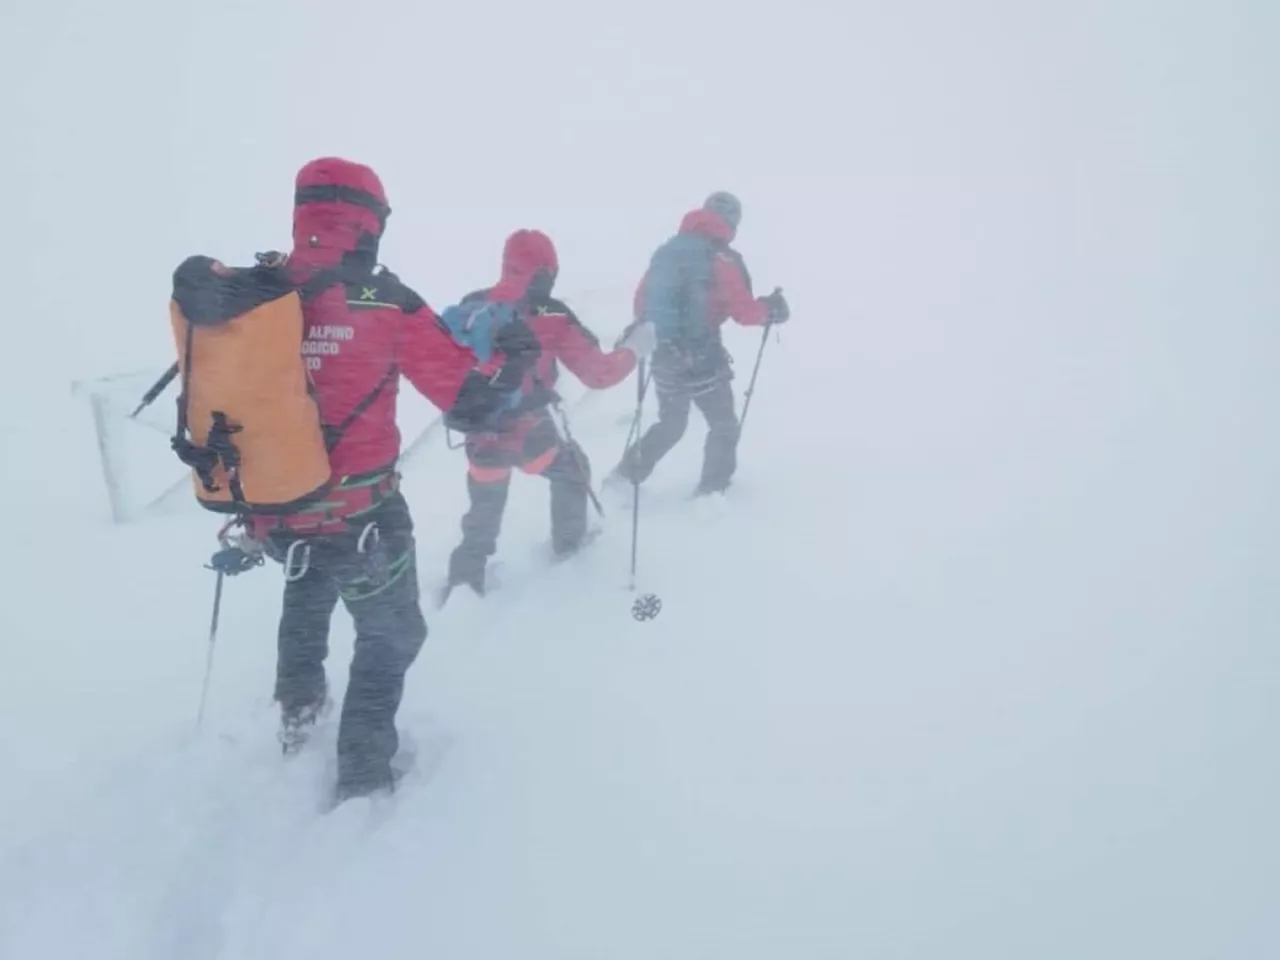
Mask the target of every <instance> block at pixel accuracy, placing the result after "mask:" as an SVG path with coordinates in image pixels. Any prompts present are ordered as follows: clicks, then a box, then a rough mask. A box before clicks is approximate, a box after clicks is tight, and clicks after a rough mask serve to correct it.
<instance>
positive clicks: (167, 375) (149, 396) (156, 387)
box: [129, 361, 178, 420]
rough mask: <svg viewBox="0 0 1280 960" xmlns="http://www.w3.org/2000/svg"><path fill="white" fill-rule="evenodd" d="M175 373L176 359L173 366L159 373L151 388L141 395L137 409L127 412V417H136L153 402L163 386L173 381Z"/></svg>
mask: <svg viewBox="0 0 1280 960" xmlns="http://www.w3.org/2000/svg"><path fill="white" fill-rule="evenodd" d="M177 375H178V364H177V361H174V364H173V366H171V367H170V368H169V369H168V370H166V371H165V372H164V373H163V374H162V375H161V377H160V379H159V380H157V381H156V382H155V383H153V384H152V385H151V389H149V390H148V391H147V392H146V393H144V394H143V395H142V402H141V403H139V404H138V406H137V409H135V410H134V411H133V413H131V414H129V419H130V420H132V419H134V418H136V417H137V416H138V414H140V413H141V412H142V411H143V410H145V409H146V408H147V407H149V406H151V404H153V403H155V402H156V397H158V396H160V394H162V393H164V388H165V387H167V386H169V384H171V383H173V378H174V377H176V376H177Z"/></svg>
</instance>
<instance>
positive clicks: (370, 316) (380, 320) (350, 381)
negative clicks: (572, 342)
mask: <svg viewBox="0 0 1280 960" xmlns="http://www.w3.org/2000/svg"><path fill="white" fill-rule="evenodd" d="M389 213H390V209H389V208H388V206H387V200H386V194H385V193H384V191H383V188H382V183H381V182H380V181H379V179H378V177H377V175H376V174H375V173H374V172H373V171H372V170H371V169H369V168H368V167H365V166H362V165H360V164H356V163H351V162H348V161H345V160H340V159H336V158H322V159H319V160H315V161H312V162H311V163H308V164H307V165H306V166H304V167H303V168H302V169H301V170H300V171H299V173H298V176H297V183H296V194H295V207H294V218H293V252H292V253H291V254H290V257H289V268H290V270H291V271H292V273H293V277H294V280H295V282H296V283H298V284H299V285H300V286H302V288H303V300H304V302H303V316H304V318H305V321H306V331H305V339H304V340H303V344H302V350H303V354H304V356H305V358H306V362H307V367H308V370H309V371H310V375H311V379H312V382H313V384H314V386H315V391H316V399H317V402H318V404H319V407H320V416H321V420H322V422H323V423H325V424H326V426H327V427H329V428H331V429H332V428H342V427H345V430H344V432H343V433H342V435H341V437H340V438H339V439H338V440H337V443H336V446H333V447H332V449H331V450H330V454H329V463H330V466H331V467H332V469H333V474H334V478H335V480H341V479H342V478H344V477H350V476H355V475H360V474H367V473H371V472H374V471H378V470H382V469H385V468H388V467H390V466H391V465H392V464H393V463H394V462H395V461H396V459H397V458H398V456H399V454H400V431H399V428H398V427H397V425H396V398H397V395H398V393H399V386H400V374H403V375H404V376H406V377H408V379H409V382H410V383H412V384H413V386H414V387H415V388H416V389H417V390H418V391H419V392H420V393H421V394H422V395H423V396H425V397H426V398H427V399H428V400H430V401H431V402H432V403H433V404H434V405H435V406H436V407H438V408H439V409H440V410H442V411H448V410H449V409H450V408H452V407H454V405H455V404H456V403H457V402H458V400H459V395H460V394H462V393H464V386H467V385H468V381H469V377H472V371H473V370H474V369H475V365H476V358H475V355H474V354H473V353H472V352H471V351H470V350H468V349H467V348H465V347H463V346H461V345H459V344H458V343H457V342H456V341H455V340H454V339H453V338H452V337H451V336H450V335H449V332H448V330H447V329H446V328H445V327H444V325H443V324H442V323H441V322H440V320H439V318H438V317H437V316H436V314H435V313H434V312H433V311H432V310H431V308H430V307H429V306H427V304H426V303H425V302H424V301H423V299H422V298H421V297H420V296H418V295H417V294H416V293H415V292H414V291H413V290H411V289H410V288H409V287H407V286H405V285H404V284H403V283H401V282H400V281H399V279H398V278H397V277H396V276H395V275H394V274H392V273H390V272H388V271H376V270H375V264H376V262H377V246H378V240H379V238H380V237H381V236H382V232H383V229H384V227H385V224H386V217H387V215H388V214H389ZM309 282H310V283H311V284H312V286H313V287H315V286H319V287H321V288H322V289H321V291H320V292H319V293H318V294H316V293H315V291H314V290H313V289H312V290H309V289H308V287H307V284H308V283H309ZM476 378H478V374H477V375H476V377H473V378H472V380H475V379H476ZM470 386H472V387H475V386H476V384H475V383H474V382H473V383H471V384H470Z"/></svg>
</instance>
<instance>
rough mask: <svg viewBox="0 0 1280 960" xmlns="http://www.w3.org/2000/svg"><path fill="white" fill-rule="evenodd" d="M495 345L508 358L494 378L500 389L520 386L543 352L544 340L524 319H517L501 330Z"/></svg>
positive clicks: (494, 382) (494, 339)
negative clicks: (541, 339)
mask: <svg viewBox="0 0 1280 960" xmlns="http://www.w3.org/2000/svg"><path fill="white" fill-rule="evenodd" d="M493 346H494V349H496V350H499V351H501V352H502V354H503V355H504V356H505V357H506V358H507V359H506V363H504V364H503V365H502V369H501V370H499V371H498V373H497V375H496V376H495V377H494V378H493V385H494V386H495V387H497V388H498V389H500V390H515V389H516V388H517V387H519V386H520V385H521V383H523V382H524V377H525V374H526V373H528V372H529V371H530V370H531V369H533V365H534V364H535V363H537V361H538V357H539V356H540V355H541V354H542V342H541V341H540V340H539V339H538V335H537V334H536V333H534V332H533V330H532V329H531V328H530V327H529V325H528V324H527V323H525V322H524V320H515V321H513V322H512V323H509V324H507V325H506V326H505V327H503V328H502V329H501V330H499V331H498V334H497V336H495V337H494V338H493Z"/></svg>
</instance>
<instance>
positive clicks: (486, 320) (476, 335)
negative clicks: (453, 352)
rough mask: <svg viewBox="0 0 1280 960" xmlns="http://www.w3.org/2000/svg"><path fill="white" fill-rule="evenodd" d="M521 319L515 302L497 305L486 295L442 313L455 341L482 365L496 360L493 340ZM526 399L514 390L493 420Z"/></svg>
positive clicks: (522, 393)
mask: <svg viewBox="0 0 1280 960" xmlns="http://www.w3.org/2000/svg"><path fill="white" fill-rule="evenodd" d="M518 317H519V312H518V310H517V307H516V305H515V304H514V303H493V302H490V301H489V300H486V299H485V298H484V297H483V296H474V297H467V298H466V299H464V300H463V301H462V302H461V303H457V304H454V305H453V306H451V307H448V308H447V309H446V310H445V311H444V312H443V313H442V314H440V319H441V321H442V322H443V323H444V325H445V326H446V327H447V328H448V329H449V333H450V334H452V336H453V339H454V340H456V341H457V342H458V343H460V344H462V345H463V346H464V347H468V348H469V349H470V350H471V352H472V353H474V354H475V355H476V359H477V360H479V361H480V363H481V364H486V363H488V362H489V361H490V360H491V359H493V352H494V348H493V341H494V338H495V337H497V335H498V331H499V330H501V329H502V328H503V327H505V326H506V325H507V324H509V323H512V322H513V321H515V320H516V319H517V318H518ZM523 399H524V392H523V391H522V390H520V389H519V388H517V389H515V390H512V391H511V393H510V394H508V396H507V398H506V400H505V401H504V402H503V404H502V406H501V407H500V408H499V409H498V410H497V411H495V413H494V415H493V417H492V418H491V420H494V421H496V420H497V419H498V418H499V417H501V416H502V415H503V414H505V413H508V412H509V411H511V410H514V409H516V407H518V406H519V404H520V402H521V401H522V400H523Z"/></svg>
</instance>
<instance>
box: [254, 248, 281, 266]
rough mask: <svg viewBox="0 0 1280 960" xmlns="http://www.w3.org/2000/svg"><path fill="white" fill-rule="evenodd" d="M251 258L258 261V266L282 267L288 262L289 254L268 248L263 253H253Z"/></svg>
mask: <svg viewBox="0 0 1280 960" xmlns="http://www.w3.org/2000/svg"><path fill="white" fill-rule="evenodd" d="M253 258H254V259H255V260H257V261H258V266H260V267H283V266H284V265H285V264H286V263H288V262H289V255H288V254H287V253H281V252H280V251H279V250H268V251H266V252H265V253H255V254H254V255H253Z"/></svg>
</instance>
